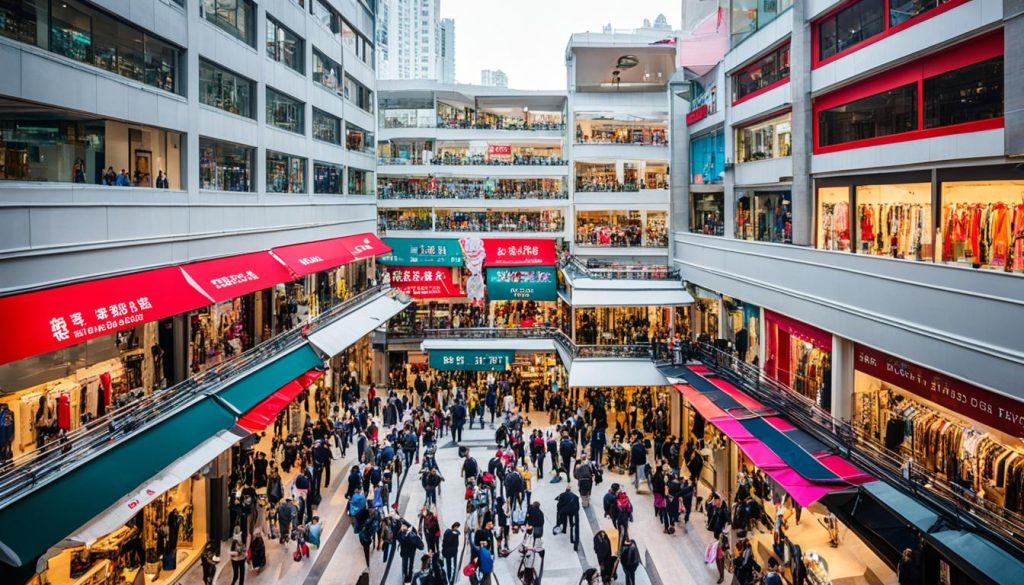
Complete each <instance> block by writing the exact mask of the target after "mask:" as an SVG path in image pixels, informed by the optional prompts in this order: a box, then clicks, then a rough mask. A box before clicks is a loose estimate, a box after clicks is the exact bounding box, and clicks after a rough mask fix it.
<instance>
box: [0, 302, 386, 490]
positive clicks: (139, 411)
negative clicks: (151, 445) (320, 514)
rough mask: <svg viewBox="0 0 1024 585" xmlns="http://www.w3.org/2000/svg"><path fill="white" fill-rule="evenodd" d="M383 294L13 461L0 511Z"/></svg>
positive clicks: (5, 472) (335, 309)
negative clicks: (306, 335)
mask: <svg viewBox="0 0 1024 585" xmlns="http://www.w3.org/2000/svg"><path fill="white" fill-rule="evenodd" d="M384 290H385V287H384V285H377V286H374V287H371V288H369V289H367V290H365V291H363V292H361V293H359V294H357V295H355V296H353V297H351V298H348V299H345V300H340V299H339V301H338V302H337V303H334V304H332V305H330V306H329V307H328V308H326V309H323V310H322V311H321V313H320V314H319V315H318V316H317V317H315V318H314V319H313V320H312V321H311V322H310V328H309V329H308V330H307V331H305V332H304V331H303V327H302V326H299V327H295V328H293V329H291V330H289V331H286V332H284V333H282V334H280V335H277V336H276V337H274V338H272V339H269V340H267V341H265V342H263V343H261V344H259V345H257V346H255V347H253V348H251V349H249V350H247V351H245V352H243V353H241V354H238V355H237V356H235V357H233V358H231V359H229V360H226V361H224V362H222V363H220V364H217V365H216V366H213V367H211V368H209V369H207V370H205V371H203V372H200V373H198V374H196V375H195V376H192V377H191V378H189V379H187V380H184V381H182V382H180V383H178V384H175V385H174V386H171V387H168V388H164V389H161V390H155V391H154V392H153V393H152V394H149V395H148V396H146V397H144V398H142V399H141V400H138V401H135V402H132V403H129V404H126V405H125V406H122V407H120V408H118V409H116V410H112V411H110V412H109V413H108V414H106V415H105V416H102V417H99V418H96V419H95V420H93V421H90V422H89V423H88V424H86V425H84V426H82V427H80V428H77V429H75V430H73V431H71V432H69V433H67V434H66V435H65V436H64V437H62V438H61V439H59V440H56V441H53V442H51V443H47V444H46V445H43V446H42V447H40V448H38V449H35V450H32V451H29V452H27V453H24V454H22V455H20V456H18V457H16V458H15V459H13V460H11V461H10V462H8V463H7V464H6V465H5V466H4V467H3V468H2V469H0V508H3V507H6V506H8V505H10V504H11V503H13V502H14V501H16V500H17V499H18V498H20V497H22V496H24V495H26V494H27V493H29V492H30V491H32V490H33V489H35V488H36V487H38V486H39V485H40V484H43V483H45V482H48V481H51V480H53V479H56V478H57V477H59V476H60V475H62V474H63V473H64V472H65V471H67V470H70V469H72V468H74V467H77V466H78V465H80V464H82V463H84V462H85V461H87V460H89V459H91V458H93V457H94V456H96V455H97V454H98V453H100V452H101V451H104V450H106V449H108V448H110V447H111V446H113V445H114V444H116V443H117V442H118V441H120V440H122V439H124V438H126V437H128V436H130V435H132V434H134V433H135V432H137V431H139V430H141V429H143V428H145V427H146V426H149V425H151V424H153V423H155V422H157V421H159V420H163V419H165V418H167V417H168V416H170V415H172V414H174V413H176V412H178V411H180V410H181V409H182V408H184V407H185V406H187V405H188V404H190V403H191V402H192V401H194V400H197V399H199V398H200V397H202V396H206V395H209V394H212V393H214V392H216V391H217V390H220V389H221V388H223V387H224V386H226V385H227V384H228V383H229V382H231V381H233V380H235V379H237V378H241V377H243V376H245V375H248V374H250V373H251V372H252V371H253V370H254V366H255V365H257V364H262V363H263V362H265V361H267V360H268V359H270V358H272V357H274V356H277V355H280V354H282V353H284V352H286V351H289V350H293V349H296V348H298V347H300V346H301V345H302V344H303V343H305V341H304V335H305V334H306V333H309V332H311V331H315V330H316V329H319V328H321V327H323V326H325V325H328V324H330V323H331V322H332V321H334V320H335V318H336V317H338V316H340V315H341V314H342V313H345V312H347V311H348V310H350V309H352V308H354V307H356V306H358V305H361V304H363V303H364V302H366V301H367V300H369V299H370V298H372V297H374V296H376V295H377V294H378V293H381V292H383V291H384Z"/></svg>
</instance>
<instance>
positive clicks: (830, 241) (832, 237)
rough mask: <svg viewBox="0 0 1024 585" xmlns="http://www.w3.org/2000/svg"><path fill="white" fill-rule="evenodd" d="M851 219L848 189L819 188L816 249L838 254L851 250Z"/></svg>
mask: <svg viewBox="0 0 1024 585" xmlns="http://www.w3.org/2000/svg"><path fill="white" fill-rule="evenodd" d="M851 217H852V216H851V215H850V188H849V187H819V188H818V233H817V239H816V242H817V243H816V246H817V248H818V249H819V250H836V251H839V252H849V251H850V250H852V249H853V248H852V244H851V242H852V240H851V234H852V232H851V230H850V221H851Z"/></svg>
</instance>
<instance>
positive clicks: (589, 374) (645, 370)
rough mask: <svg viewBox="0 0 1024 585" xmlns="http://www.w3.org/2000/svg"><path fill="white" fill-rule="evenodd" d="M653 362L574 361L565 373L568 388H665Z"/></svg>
mask: <svg viewBox="0 0 1024 585" xmlns="http://www.w3.org/2000/svg"><path fill="white" fill-rule="evenodd" d="M667 385H668V380H667V379H666V378H665V375H664V374H662V373H661V372H659V371H658V369H657V368H655V367H654V362H652V361H650V360H643V359H575V360H573V362H572V367H571V368H570V369H569V387H570V388H611V387H620V386H667Z"/></svg>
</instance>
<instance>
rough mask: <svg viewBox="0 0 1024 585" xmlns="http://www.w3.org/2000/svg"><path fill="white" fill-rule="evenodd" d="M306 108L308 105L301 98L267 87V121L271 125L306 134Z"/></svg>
mask: <svg viewBox="0 0 1024 585" xmlns="http://www.w3.org/2000/svg"><path fill="white" fill-rule="evenodd" d="M305 109H306V105H305V104H303V103H302V102H300V101H299V100H296V99H293V98H290V97H288V96H286V95H284V94H283V93H278V92H276V91H274V90H273V89H270V88H269V87H268V88H267V123H268V124H270V125H271V126H274V127H275V128H280V129H282V130H287V131H289V132H295V133H296V134H305V133H306V124H305V120H304V113H305Z"/></svg>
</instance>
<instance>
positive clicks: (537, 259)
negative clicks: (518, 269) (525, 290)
mask: <svg viewBox="0 0 1024 585" xmlns="http://www.w3.org/2000/svg"><path fill="white" fill-rule="evenodd" d="M484 252H485V253H486V256H485V258H484V266H554V265H555V263H556V261H557V260H558V258H557V257H556V255H555V241H554V240H551V239H513V238H486V239H484Z"/></svg>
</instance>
